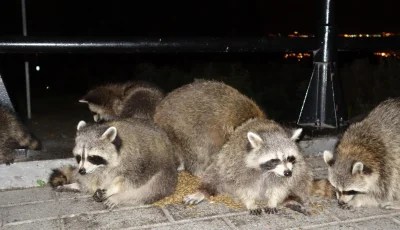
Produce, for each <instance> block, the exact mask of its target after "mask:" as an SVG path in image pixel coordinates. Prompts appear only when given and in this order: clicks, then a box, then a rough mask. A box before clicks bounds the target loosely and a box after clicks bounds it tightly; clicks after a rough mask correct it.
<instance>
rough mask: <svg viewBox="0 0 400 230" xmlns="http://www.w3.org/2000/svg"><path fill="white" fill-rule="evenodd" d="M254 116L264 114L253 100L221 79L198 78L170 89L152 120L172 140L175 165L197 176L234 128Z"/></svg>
mask: <svg viewBox="0 0 400 230" xmlns="http://www.w3.org/2000/svg"><path fill="white" fill-rule="evenodd" d="M255 117H261V118H265V117H266V115H265V114H264V112H263V111H262V110H261V109H260V108H259V107H258V106H257V105H256V103H255V102H254V101H252V100H251V99H249V98H248V97H246V96H244V95H243V94H241V93H240V92H239V91H238V90H236V89H234V88H232V87H230V86H228V85H226V84H224V83H222V82H217V81H210V80H202V79H200V80H196V81H195V82H193V83H190V84H187V85H184V86H182V87H180V88H178V89H175V90H174V91H172V92H170V93H169V94H168V95H167V96H166V97H165V98H164V99H163V100H162V101H161V103H160V104H159V105H158V106H157V107H156V111H155V114H154V122H155V123H156V124H157V125H158V126H159V127H161V128H162V129H163V130H165V131H166V133H167V134H168V136H169V138H170V140H171V141H172V143H173V145H174V147H175V153H176V154H177V158H178V159H179V162H180V166H179V169H180V170H183V169H186V170H187V171H189V172H191V173H192V174H194V175H196V176H200V175H201V173H202V172H204V170H205V169H206V167H207V166H208V165H209V164H210V163H211V158H212V156H213V155H214V154H215V153H217V152H218V151H219V150H220V149H221V147H222V146H223V145H224V144H225V142H226V141H227V140H228V139H229V137H230V135H231V134H232V133H233V131H234V129H235V128H236V127H238V126H239V125H241V124H242V123H243V122H245V121H247V120H249V119H251V118H255Z"/></svg>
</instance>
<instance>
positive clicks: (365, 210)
mask: <svg viewBox="0 0 400 230" xmlns="http://www.w3.org/2000/svg"><path fill="white" fill-rule="evenodd" d="M318 203H320V204H321V205H322V206H323V207H324V208H325V209H326V210H327V211H328V212H330V213H332V214H333V215H334V216H336V217H338V218H339V219H340V220H349V219H355V218H361V217H369V216H374V215H383V214H390V213H396V212H399V210H385V209H381V208H378V207H375V208H374V207H362V208H354V209H351V210H344V209H341V208H339V206H338V205H337V201H336V200H334V199H333V200H323V201H322V202H318Z"/></svg>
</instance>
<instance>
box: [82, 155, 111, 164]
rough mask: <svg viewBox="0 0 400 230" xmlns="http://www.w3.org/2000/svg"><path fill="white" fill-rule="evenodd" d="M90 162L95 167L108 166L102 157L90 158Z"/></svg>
mask: <svg viewBox="0 0 400 230" xmlns="http://www.w3.org/2000/svg"><path fill="white" fill-rule="evenodd" d="M87 159H88V161H89V162H90V163H92V164H94V165H106V164H107V161H106V160H105V159H104V158H103V157H101V156H88V158H87Z"/></svg>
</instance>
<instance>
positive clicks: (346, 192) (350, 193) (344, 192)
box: [343, 190, 360, 196]
mask: <svg viewBox="0 0 400 230" xmlns="http://www.w3.org/2000/svg"><path fill="white" fill-rule="evenodd" d="M359 193H360V192H357V191H354V190H350V191H343V195H348V196H352V195H356V194H359Z"/></svg>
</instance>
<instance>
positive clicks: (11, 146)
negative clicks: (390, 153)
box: [0, 105, 42, 165]
mask: <svg viewBox="0 0 400 230" xmlns="http://www.w3.org/2000/svg"><path fill="white" fill-rule="evenodd" d="M0 123H1V130H0V146H1V147H0V152H1V154H0V155H1V156H2V157H3V160H4V162H5V163H6V165H10V164H12V163H14V160H15V156H14V152H13V151H14V150H15V149H20V148H23V149H24V148H28V149H31V150H41V148H42V144H41V142H40V141H39V140H38V139H37V138H36V137H34V136H33V135H32V134H31V133H30V132H29V130H28V128H27V127H26V126H25V125H23V124H22V122H21V121H20V120H19V119H18V117H17V115H16V114H15V113H14V112H13V111H11V110H10V109H8V108H6V107H4V106H1V105H0Z"/></svg>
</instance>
